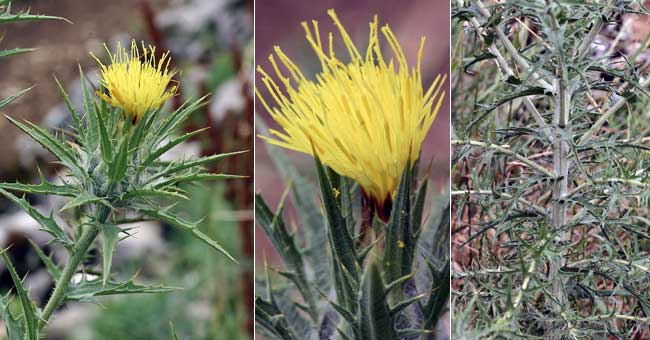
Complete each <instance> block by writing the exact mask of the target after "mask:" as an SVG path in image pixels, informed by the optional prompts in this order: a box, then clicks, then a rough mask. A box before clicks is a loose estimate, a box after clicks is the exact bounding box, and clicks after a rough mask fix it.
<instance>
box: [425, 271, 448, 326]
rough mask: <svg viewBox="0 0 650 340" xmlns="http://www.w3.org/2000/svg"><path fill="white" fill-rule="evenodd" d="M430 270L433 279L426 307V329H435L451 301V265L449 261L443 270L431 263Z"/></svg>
mask: <svg viewBox="0 0 650 340" xmlns="http://www.w3.org/2000/svg"><path fill="white" fill-rule="evenodd" d="M429 271H430V272H431V276H432V277H433V280H432V282H431V289H430V291H431V295H430V296H429V300H428V301H427V304H426V305H425V307H424V308H423V309H424V311H423V312H424V318H425V320H424V329H426V330H431V331H433V330H434V328H435V327H436V325H437V324H438V321H439V320H440V318H441V317H442V315H443V312H444V311H445V308H446V306H447V302H448V301H449V292H450V286H449V279H450V267H449V261H447V264H446V265H445V267H443V269H442V270H440V271H437V270H436V269H435V268H434V267H433V265H431V264H429Z"/></svg>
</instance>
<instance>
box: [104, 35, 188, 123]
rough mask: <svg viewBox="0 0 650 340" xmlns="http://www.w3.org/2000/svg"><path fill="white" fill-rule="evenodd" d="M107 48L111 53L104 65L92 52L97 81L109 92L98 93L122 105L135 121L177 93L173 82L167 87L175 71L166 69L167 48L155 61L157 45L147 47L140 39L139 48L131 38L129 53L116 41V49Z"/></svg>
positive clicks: (114, 103) (167, 63)
mask: <svg viewBox="0 0 650 340" xmlns="http://www.w3.org/2000/svg"><path fill="white" fill-rule="evenodd" d="M104 47H106V45H104ZM106 51H107V52H108V54H109V55H110V57H111V63H110V64H109V65H104V64H103V63H102V62H101V61H99V59H98V58H97V57H95V56H94V55H93V57H94V58H95V59H96V60H97V62H98V63H99V65H100V67H101V76H100V82H101V84H102V85H103V86H104V88H106V91H107V92H108V95H106V94H104V93H101V92H99V91H98V92H97V94H98V95H99V96H100V97H101V98H102V99H103V100H105V101H106V102H107V103H109V104H111V105H113V106H116V107H120V108H122V109H123V110H124V113H125V114H126V115H127V116H128V117H130V118H131V119H132V120H133V121H134V122H137V121H138V120H140V118H142V116H143V115H144V114H145V113H146V112H147V111H148V110H152V109H157V108H159V107H160V106H161V105H162V104H163V103H164V102H165V101H166V100H167V99H169V97H171V96H173V95H175V94H176V86H171V87H170V83H172V82H174V81H173V80H172V77H173V76H174V74H175V72H170V71H169V69H168V68H169V62H170V60H171V59H170V58H169V52H166V53H165V54H163V55H162V57H161V58H160V60H158V61H156V59H155V51H156V48H155V47H153V46H149V48H147V47H145V45H144V42H143V43H142V51H140V49H139V48H138V45H137V44H136V42H135V40H132V41H131V53H130V54H129V53H128V52H127V50H126V48H122V46H121V44H120V43H119V42H118V43H117V48H116V51H115V53H111V52H110V51H109V50H108V47H106Z"/></svg>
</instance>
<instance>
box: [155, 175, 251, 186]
mask: <svg viewBox="0 0 650 340" xmlns="http://www.w3.org/2000/svg"><path fill="white" fill-rule="evenodd" d="M242 178H248V176H240V175H230V174H209V173H193V174H187V175H181V176H174V177H172V178H170V179H168V180H166V181H163V182H160V183H157V184H156V185H155V186H154V188H155V189H163V188H165V187H168V186H170V185H174V184H179V183H188V182H197V181H201V182H203V181H218V180H224V179H242Z"/></svg>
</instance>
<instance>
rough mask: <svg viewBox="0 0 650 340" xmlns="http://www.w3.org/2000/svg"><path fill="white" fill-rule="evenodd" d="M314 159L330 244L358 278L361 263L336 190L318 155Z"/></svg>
mask: <svg viewBox="0 0 650 340" xmlns="http://www.w3.org/2000/svg"><path fill="white" fill-rule="evenodd" d="M314 159H315V161H316V173H317V174H318V181H319V183H320V188H321V193H322V197H323V205H324V206H325V212H326V215H327V221H328V227H329V228H328V232H329V235H330V244H331V246H332V249H333V250H334V253H335V255H336V256H335V257H337V258H338V259H339V260H340V261H341V264H343V266H344V267H345V268H346V269H347V270H348V271H349V272H350V273H351V274H352V276H353V277H355V278H356V277H358V271H359V269H358V268H359V264H358V263H357V256H356V253H355V248H354V244H353V241H352V237H350V234H349V233H348V229H347V224H346V223H345V219H344V218H343V215H342V214H341V209H340V208H339V206H338V204H337V203H336V198H335V197H334V191H333V190H332V185H331V184H330V181H329V178H328V177H327V174H326V173H325V168H324V167H323V164H322V163H321V161H320V159H319V158H318V156H316V157H314Z"/></svg>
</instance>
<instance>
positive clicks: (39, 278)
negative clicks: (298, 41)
mask: <svg viewBox="0 0 650 340" xmlns="http://www.w3.org/2000/svg"><path fill="white" fill-rule="evenodd" d="M27 9H30V12H31V13H33V14H48V15H55V16H61V17H65V18H67V19H68V20H70V21H71V22H72V23H67V22H64V21H44V22H30V23H22V24H8V25H4V26H2V27H1V28H0V35H1V36H3V37H4V38H3V39H2V40H1V41H0V44H1V46H2V47H3V48H14V47H38V50H37V51H35V52H32V53H28V54H24V55H20V56H15V57H11V58H4V59H3V62H2V63H0V98H5V97H8V96H10V95H12V94H15V93H16V92H18V91H19V90H21V89H24V88H27V87H30V86H33V85H36V87H35V88H34V89H32V90H31V91H30V92H28V93H27V95H25V96H24V97H23V98H21V99H20V100H17V101H16V102H14V103H13V104H11V105H10V106H7V107H5V108H4V109H3V113H5V114H7V115H10V116H12V117H17V118H20V119H28V120H30V121H32V122H35V123H37V124H40V125H41V126H44V127H46V128H48V129H50V130H55V129H59V128H65V126H66V125H67V124H68V121H69V119H70V117H69V114H68V112H67V111H66V110H65V108H64V105H63V103H62V100H61V97H60V96H59V94H58V90H57V88H56V84H55V82H54V79H53V76H54V75H56V77H58V79H59V80H60V81H61V82H62V84H63V85H64V87H65V88H66V90H67V91H68V93H69V94H70V95H71V97H72V101H73V103H80V98H79V97H80V87H79V80H78V79H79V72H78V65H80V66H81V67H82V68H83V69H84V71H85V73H86V76H87V78H88V80H89V81H91V82H93V83H96V82H97V76H96V67H97V65H96V62H95V61H94V59H92V58H91V57H90V55H89V52H93V53H94V54H96V55H97V56H99V57H100V58H101V57H102V56H105V52H104V49H103V46H102V44H103V43H106V44H107V45H108V46H109V47H111V48H112V47H113V46H115V44H116V42H117V41H121V42H122V45H123V46H124V45H125V44H126V45H128V43H129V41H130V40H131V38H135V39H136V40H138V41H139V40H143V41H145V43H147V44H153V45H156V46H158V51H164V50H170V51H171V57H172V61H173V65H172V66H173V68H175V69H177V70H180V71H181V73H180V74H179V75H178V76H177V77H176V79H177V80H179V81H180V84H181V85H180V92H181V94H180V95H179V96H177V97H175V98H174V99H173V100H170V101H169V102H168V103H167V105H169V107H168V109H170V110H172V109H174V107H175V106H178V105H179V104H180V103H181V102H182V101H184V100H185V99H188V98H190V97H197V96H202V95H204V94H207V93H210V94H211V96H210V103H209V105H207V106H206V107H205V108H203V109H201V110H199V111H197V112H195V113H194V114H193V116H192V117H191V119H190V121H189V122H188V124H187V126H185V127H184V128H185V129H187V130H191V129H196V128H199V127H204V126H210V129H209V130H208V131H207V132H205V133H203V134H202V136H201V137H200V138H197V139H195V140H192V141H190V142H189V143H186V144H184V145H181V146H180V147H179V148H177V150H175V152H176V154H177V155H180V154H183V155H188V154H197V155H200V154H204V155H206V154H213V153H220V152H227V151H234V150H251V152H250V153H248V154H245V155H244V156H238V157H233V158H232V159H230V160H229V161H225V162H219V163H216V164H215V168H214V171H215V172H227V173H233V174H241V175H249V176H251V177H249V178H248V179H247V180H235V181H227V182H225V181H222V182H214V183H210V184H209V185H201V186H195V187H188V188H186V190H188V191H189V192H190V197H191V201H188V202H183V203H181V204H179V205H178V207H177V209H179V210H180V211H184V214H185V217H187V218H188V219H190V220H199V219H200V218H202V217H206V218H205V220H204V221H203V222H202V225H201V229H202V230H203V231H204V232H205V233H207V234H208V235H210V236H211V237H212V238H214V239H216V240H217V241H218V242H219V243H220V244H221V245H223V246H224V247H225V248H226V250H227V251H229V252H230V253H231V254H232V255H233V256H234V257H235V258H237V259H238V260H239V262H240V264H239V265H237V264H234V263H232V262H230V261H229V260H227V259H226V258H225V257H224V256H222V255H221V254H219V253H217V252H215V251H213V250H212V249H209V248H208V247H206V246H205V245H204V244H203V243H202V242H201V241H198V240H196V239H194V238H192V237H190V236H187V235H185V234H182V233H179V232H177V231H176V229H172V228H170V227H169V226H166V225H164V224H159V223H147V224H144V223H139V224H138V226H139V228H138V229H137V230H136V234H135V237H133V238H130V239H128V240H126V241H124V242H120V243H119V244H118V248H117V251H116V257H115V260H114V262H113V263H114V265H113V266H114V271H113V272H114V273H119V275H120V276H123V277H120V278H121V279H124V278H127V279H128V278H129V277H132V276H134V275H136V274H137V275H138V279H137V280H138V281H140V282H147V283H162V284H165V285H167V286H176V287H183V288H184V289H183V290H180V291H177V292H171V293H165V294H157V295H130V296H128V297H126V296H121V297H116V298H101V299H99V302H100V303H101V305H100V306H97V305H85V304H68V305H66V306H65V307H64V308H63V309H62V310H60V311H59V312H57V314H56V315H55V317H54V319H53V320H52V321H51V322H50V326H49V327H48V329H49V333H48V337H47V339H66V340H77V339H78V340H117V339H120V340H122V339H130V340H138V339H147V340H150V339H171V334H170V332H169V322H170V321H171V322H173V324H174V326H175V328H176V332H177V334H178V337H179V339H251V338H252V337H251V334H252V329H253V321H252V320H253V319H252V295H253V291H252V290H253V287H252V261H251V260H250V259H251V258H252V254H253V240H252V231H253V224H252V221H253V220H252V192H253V190H252V183H253V182H252V172H253V163H252V160H253V153H252V143H253V124H252V123H253V99H252V96H251V94H252V86H251V83H252V81H251V80H252V77H253V75H252V66H253V42H252V41H253V40H252V27H253V3H252V0H149V1H133V0H114V1H98V0H93V1H90V0H87V1H75V0H58V1H49V0H15V1H14V2H13V12H18V11H20V10H27ZM0 131H1V133H0V144H1V145H2V146H3V150H2V152H1V153H0V181H7V182H13V181H16V180H20V181H23V182H29V183H35V182H38V172H37V168H40V169H41V170H42V171H43V173H44V174H45V175H46V176H47V177H49V178H51V179H52V178H56V174H57V171H58V170H59V169H58V168H57V165H56V164H53V163H51V162H50V161H51V158H50V157H49V155H48V154H47V153H46V152H45V151H44V150H43V149H42V148H41V147H40V146H38V145H36V144H34V142H32V141H30V140H29V139H28V138H27V137H26V136H24V135H23V134H22V133H21V132H20V131H19V130H18V129H16V128H15V127H13V126H11V125H10V124H9V123H8V122H7V121H6V120H5V119H2V120H0ZM180 132H182V131H179V133H180ZM172 156H173V155H172ZM27 198H28V199H29V200H30V201H31V202H33V203H34V204H37V205H38V206H39V207H40V208H42V210H43V211H49V210H51V208H52V207H53V206H55V205H56V204H57V202H54V201H53V200H51V199H48V198H47V197H44V196H34V197H27ZM37 228H38V227H37V225H36V223H35V222H34V221H33V220H31V219H30V218H29V217H27V215H25V214H23V213H22V211H19V210H18V209H16V208H15V207H14V206H12V205H11V204H9V203H8V202H6V201H5V200H4V199H3V200H0V247H2V248H6V247H7V246H9V245H12V247H11V249H10V251H9V253H10V256H11V258H12V261H13V262H14V264H16V266H17V270H18V272H19V274H20V275H21V276H24V275H25V274H27V273H29V275H28V277H27V280H26V282H25V284H26V286H27V287H29V288H30V289H31V293H32V296H33V297H34V298H35V299H37V300H38V303H39V305H42V303H43V300H44V299H46V298H47V295H48V294H49V292H50V291H51V289H52V282H51V281H50V280H49V276H48V275H47V273H46V271H45V270H44V269H43V268H42V267H41V264H40V261H39V260H38V257H37V255H36V254H35V253H34V251H33V249H32V248H31V247H30V245H29V243H28V241H27V239H32V240H34V241H35V242H36V243H38V244H39V245H40V246H41V247H43V249H45V250H46V252H48V253H49V252H54V254H55V258H56V259H58V260H65V259H64V258H63V257H62V256H61V255H62V254H63V252H61V249H56V248H55V247H54V246H51V245H47V241H48V239H49V238H48V237H47V236H46V234H45V233H43V232H41V231H38V230H37ZM11 287H13V284H12V283H11V279H10V277H9V274H8V272H7V271H6V268H5V267H4V263H3V264H2V265H1V266H0V293H2V294H4V293H6V292H7V291H8V290H9V289H10V288H11ZM0 326H1V327H0V328H1V329H2V331H0V332H4V326H3V325H0ZM3 337H4V334H2V333H0V338H3Z"/></svg>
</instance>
